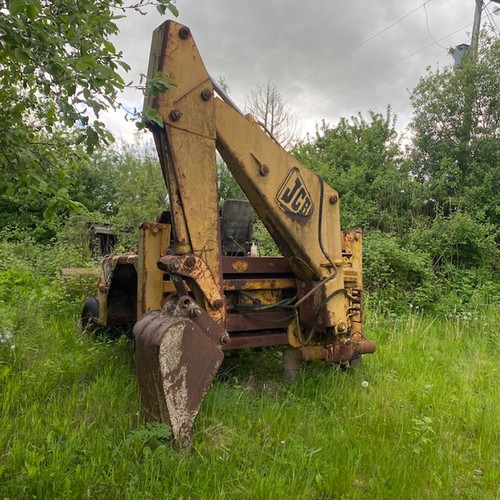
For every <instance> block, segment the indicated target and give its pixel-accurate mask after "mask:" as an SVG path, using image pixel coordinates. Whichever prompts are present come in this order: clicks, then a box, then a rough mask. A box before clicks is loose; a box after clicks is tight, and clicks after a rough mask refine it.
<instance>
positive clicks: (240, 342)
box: [222, 330, 288, 351]
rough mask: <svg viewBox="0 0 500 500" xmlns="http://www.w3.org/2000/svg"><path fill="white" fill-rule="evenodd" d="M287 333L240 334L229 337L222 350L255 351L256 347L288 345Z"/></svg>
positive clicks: (272, 331) (274, 331)
mask: <svg viewBox="0 0 500 500" xmlns="http://www.w3.org/2000/svg"><path fill="white" fill-rule="evenodd" d="M287 343H288V341H287V334H286V331H279V330H278V331H276V330H271V331H263V332H259V333H238V334H234V335H229V338H228V340H227V341H226V342H225V343H224V346H223V347H222V349H223V350H224V351H231V350H235V349H253V348H255V347H271V346H285V345H287Z"/></svg>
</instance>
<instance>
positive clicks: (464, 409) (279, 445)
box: [0, 0, 500, 499]
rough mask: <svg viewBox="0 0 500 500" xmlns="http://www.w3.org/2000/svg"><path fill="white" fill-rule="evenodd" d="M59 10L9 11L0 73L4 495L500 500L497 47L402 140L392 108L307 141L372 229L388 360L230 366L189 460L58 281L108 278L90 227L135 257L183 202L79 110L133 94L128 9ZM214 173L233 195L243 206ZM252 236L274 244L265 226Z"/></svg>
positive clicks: (433, 84)
mask: <svg viewBox="0 0 500 500" xmlns="http://www.w3.org/2000/svg"><path fill="white" fill-rule="evenodd" d="M144 3H145V2H142V1H141V2H138V3H137V4H136V7H140V6H141V5H143V4H144ZM147 3H149V2H147ZM156 3H157V4H158V7H159V8H160V10H161V9H163V10H165V9H166V8H171V9H173V6H172V4H173V2H171V1H169V0H161V1H158V2H156ZM3 4H5V5H3ZM53 4H54V2H38V1H29V2H20V1H12V2H8V3H5V2H4V3H2V2H0V7H2V9H0V10H1V12H0V36H1V37H2V39H1V40H0V42H1V43H0V69H4V68H6V67H9V68H10V69H11V70H12V71H10V72H9V73H7V72H4V73H2V74H3V75H4V77H2V83H3V87H2V90H0V104H2V106H1V107H2V109H3V111H2V113H3V114H2V119H1V120H0V129H1V131H2V133H1V134H0V136H1V137H0V146H2V147H1V148H0V149H1V153H0V181H1V185H0V223H1V227H2V229H1V230H0V252H1V255H2V260H1V261H0V314H1V317H2V323H1V325H0V494H1V496H2V498H33V497H39V498H80V497H97V498H108V497H110V498H138V497H140V498H149V497H160V498H163V497H164V496H165V495H166V494H167V495H168V496H169V497H172V498H177V497H193V498H206V497H217V498H219V497H220V498H224V497H227V498H235V497H238V498H261V497H262V498H337V497H338V498H342V497H347V498H398V499H399V498H415V499H416V498H418V499H420V498H449V497H458V498H462V497H463V498H485V499H486V498H494V497H497V496H498V494H499V490H498V484H500V475H499V470H500V467H499V463H498V449H499V447H500V433H499V429H500V393H499V386H498V377H499V375H500V374H499V367H498V356H499V354H500V352H499V351H500V337H499V335H498V324H499V322H500V308H499V304H500V280H499V251H498V242H499V241H500V233H499V207H500V200H499V198H498V196H499V194H498V185H500V179H499V175H500V174H499V172H500V156H499V155H500V152H499V149H498V142H499V139H500V138H499V131H500V106H499V101H498V94H499V86H500V82H499V78H498V75H499V74H500V67H499V64H500V57H498V56H499V50H500V43H499V41H498V40H491V39H488V38H485V39H484V41H483V47H482V49H481V51H480V56H479V59H478V61H472V60H470V59H469V60H466V61H465V62H464V63H463V64H462V66H461V67H460V68H458V69H456V68H445V69H443V70H438V71H430V72H429V73H428V75H427V76H426V77H424V78H423V79H422V80H421V82H420V83H419V84H418V85H417V86H416V88H415V89H414V90H413V92H412V94H411V99H412V103H413V106H414V110H415V114H414V119H413V122H412V126H411V137H410V139H409V140H408V141H407V142H406V143H405V146H403V145H402V143H401V141H400V138H399V137H398V134H397V133H396V128H395V121H396V117H395V115H394V114H393V113H392V111H391V110H390V108H389V109H388V110H387V113H386V114H385V115H381V114H377V113H371V112H368V113H367V114H362V113H360V114H358V115H357V116H355V117H351V118H349V119H342V120H340V122H339V123H337V124H335V125H330V124H327V123H322V124H320V125H319V126H318V129H317V133H316V135H315V136H314V137H311V138H308V140H307V141H305V142H303V143H301V144H298V145H296V147H295V148H294V150H293V154H294V155H295V156H296V157H297V158H298V159H299V160H301V161H302V162H303V163H304V164H306V165H307V166H309V167H310V168H311V169H313V170H314V171H315V172H317V173H318V174H319V175H321V176H323V177H324V178H325V180H326V181H327V182H328V183H329V184H331V185H332V186H333V187H335V188H336V189H337V190H338V191H339V194H340V197H341V214H342V223H343V226H344V227H346V228H348V227H361V228H362V229H363V230H364V281H365V288H366V291H367V294H366V297H367V310H366V320H365V323H366V334H367V336H368V337H369V338H372V339H373V340H375V341H376V342H377V344H378V346H379V351H378V352H377V354H376V355H375V356H372V357H370V358H369V360H367V362H366V363H365V364H364V365H363V366H362V367H361V369H359V370H358V371H355V372H347V373H344V372H338V371H337V370H336V369H335V368H334V367H332V366H328V365H325V364H309V365H306V366H304V367H303V368H302V373H301V377H300V380H298V381H297V382H296V383H293V384H290V385H288V384H285V383H284V382H283V380H282V379H281V374H280V372H281V359H280V352H279V351H277V350H273V349H270V350H264V351H262V352H257V353H255V352H253V353H251V354H250V353H247V352H239V353H236V354H234V355H232V356H228V357H227V359H226V361H225V364H224V367H223V369H222V371H221V372H220V373H219V376H218V379H217V381H216V383H215V385H214V387H213V388H212V390H211V391H210V392H209V395H208V397H207V399H206V400H205V402H204V406H203V409H202V411H201V413H200V415H199V417H198V419H197V421H196V426H195V436H194V437H195V445H194V450H193V453H192V454H185V453H182V452H179V451H178V450H176V449H174V448H173V447H171V446H170V444H169V442H168V437H169V435H170V431H169V429H168V428H167V427H166V426H164V425H161V424H148V423H146V422H144V419H143V415H142V413H141V409H140V403H139V399H138V394H137V390H136V384H135V377H134V370H133V363H132V346H131V343H130V340H129V338H128V337H126V336H124V337H122V338H120V339H119V340H114V341H111V340H107V339H105V338H100V339H92V338H89V337H87V336H85V335H82V334H81V332H80V328H79V325H78V316H79V314H80V309H81V305H82V302H83V300H84V299H85V297H86V296H87V295H88V294H91V293H92V290H93V288H94V286H95V283H94V280H93V279H88V280H78V281H76V280H71V279H70V280H67V281H65V282H63V281H62V279H61V278H60V277H59V275H58V270H59V268H61V267H67V266H89V265H93V263H92V262H91V254H90V252H89V248H88V231H89V224H90V223H93V222H98V223H109V224H111V226H112V228H113V229H114V230H115V231H116V232H117V233H118V236H119V241H120V244H119V248H118V250H124V251H128V250H135V245H136V236H135V230H136V228H137V225H138V223H140V222H141V221H143V220H146V221H147V220H152V219H153V218H154V217H155V216H156V215H157V214H158V213H159V212H160V211H162V210H163V209H164V208H165V207H166V206H167V205H168V200H165V187H164V182H163V179H162V176H161V170H160V168H159V165H158V161H157V159H156V154H155V153H153V152H152V148H151V146H150V145H147V144H145V143H144V142H142V141H141V140H138V141H137V143H136V144H134V145H120V147H112V146H110V147H106V148H97V149H96V150H95V151H94V152H93V153H92V155H90V156H89V155H88V152H89V150H90V149H92V147H94V146H96V145H97V142H98V139H99V137H100V138H101V143H102V142H106V141H107V140H108V139H109V137H108V136H107V134H106V132H105V130H103V129H102V127H101V124H100V123H99V121H95V122H93V123H90V122H89V121H88V118H87V115H85V114H84V112H83V111H82V108H81V107H80V105H85V106H87V107H90V108H92V109H93V111H94V113H95V114H96V115H97V114H98V113H99V111H100V110H101V109H103V108H104V107H105V106H107V105H114V99H115V97H116V92H117V91H118V90H119V89H120V88H121V87H122V86H123V81H122V80H121V78H120V76H119V75H118V73H117V71H116V70H117V65H119V64H120V61H121V56H120V54H116V53H115V52H114V47H113V46H112V45H111V44H109V42H108V41H107V36H109V35H110V34H112V33H114V30H115V29H116V26H115V19H116V17H115V14H114V12H115V11H114V10H113V9H115V8H116V7H119V8H120V7H122V6H123V5H124V4H123V2H116V1H113V2H104V3H99V4H95V3H92V2H83V3H82V2H76V3H75V2H72V3H71V2H69V3H68V2H62V3H60V5H59V7H60V11H57V12H55V11H52V10H51V7H53ZM70 4H71V5H70ZM77 4H78V5H77ZM91 4H92V5H91ZM131 7H132V8H134V5H131ZM92 15H93V16H94V18H95V23H96V24H94V25H92V26H90V25H87V24H88V23H87V21H88V19H89V16H92ZM61 23H63V24H64V26H63V28H61ZM44 26H45V27H47V26H50V29H51V30H52V31H54V30H55V31H57V33H58V35H60V36H57V37H55V38H54V39H53V40H49V39H47V37H49V35H50V33H51V32H52V31H50V32H49V33H45V32H44ZM96 26H97V27H98V28H99V29H100V33H99V35H100V36H99V37H96V38H95V39H94V38H92V29H94V30H95V28H96ZM27 27H29V29H27V30H25V28H27ZM76 27H81V28H83V27H85V29H82V30H80V33H77V32H76V31H78V30H76ZM87 28H88V29H87ZM73 31H74V33H73ZM72 33H73V34H72ZM28 38H29V43H27V41H28ZM80 49H81V50H80ZM33 61H35V62H36V63H37V64H35V65H33ZM31 66H34V67H33V68H31ZM28 69H29V71H28ZM68 71H70V73H71V75H75V79H74V81H73V79H72V78H69V76H68V75H69V73H68ZM71 75H70V76H71ZM104 77H106V78H104ZM6 78H7V80H8V81H7V80H6ZM103 80H105V82H103ZM21 87H22V88H23V89H24V91H23V92H18V90H19V88H21ZM85 89H87V91H85ZM278 104H279V103H278ZM28 110H31V111H29V112H28ZM264 121H265V120H264ZM75 123H78V125H79V127H78V128H77V129H76V130H74V129H72V128H71V126H72V125H74V124H75ZM77 143H81V146H78V145H77ZM84 143H86V146H87V147H88V148H87V150H84V149H83V145H84ZM80 148H82V149H80ZM218 171H219V186H218V187H219V192H220V196H221V200H225V199H231V198H239V197H241V195H242V193H241V190H240V188H239V187H238V186H237V185H236V184H235V182H234V181H233V180H232V179H231V177H230V176H229V173H228V171H227V169H226V168H225V166H224V165H223V164H220V165H219V166H218ZM49 181H50V182H49ZM75 208H78V209H79V211H78V213H76V214H75V213H72V212H71V209H75ZM48 216H50V217H48ZM255 238H256V239H257V241H258V243H259V246H260V249H261V251H262V253H263V254H273V253H275V252H276V250H277V249H276V246H275V245H274V243H273V242H272V241H271V240H270V237H269V235H268V234H267V232H266V231H265V229H264V228H263V226H262V225H261V224H260V225H259V224H256V226H255ZM166 492H168V493H166Z"/></svg>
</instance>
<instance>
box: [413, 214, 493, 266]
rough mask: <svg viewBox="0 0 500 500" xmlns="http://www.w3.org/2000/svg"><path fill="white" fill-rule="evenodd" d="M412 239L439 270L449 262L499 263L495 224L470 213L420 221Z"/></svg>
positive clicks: (452, 263)
mask: <svg viewBox="0 0 500 500" xmlns="http://www.w3.org/2000/svg"><path fill="white" fill-rule="evenodd" d="M410 239H411V242H412V245H413V246H414V247H415V248H417V249H419V250H421V251H424V252H426V253H427V254H429V256H430V258H431V259H432V265H433V268H434V269H435V270H436V271H439V270H440V269H441V268H443V267H446V266H447V265H452V266H455V267H457V268H467V269H472V268H477V267H486V268H495V267H496V266H497V263H498V249H497V247H496V244H495V227H494V226H493V225H492V224H489V223H485V222H481V221H479V220H477V219H475V218H474V217H472V216H471V215H469V214H467V213H462V212H455V213H453V214H451V215H450V216H448V217H443V216H439V217H436V218H435V219H434V220H433V221H432V222H430V223H428V222H427V223H423V222H420V223H419V224H418V225H417V227H416V228H415V229H413V231H412V232H411V233H410Z"/></svg>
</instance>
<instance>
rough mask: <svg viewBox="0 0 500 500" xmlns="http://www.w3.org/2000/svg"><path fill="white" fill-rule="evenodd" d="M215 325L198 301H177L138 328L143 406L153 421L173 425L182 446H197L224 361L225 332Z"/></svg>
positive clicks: (136, 342)
mask: <svg viewBox="0 0 500 500" xmlns="http://www.w3.org/2000/svg"><path fill="white" fill-rule="evenodd" d="M202 316H205V318H203V317H202ZM211 321H212V320H211V318H210V317H209V316H208V315H207V314H206V312H204V311H203V310H201V308H200V307H199V306H198V304H196V303H195V302H194V301H193V300H192V299H190V298H189V297H181V298H179V299H177V298H176V297H175V298H174V299H172V300H170V301H169V302H167V303H166V305H165V307H164V309H163V310H162V311H161V312H160V311H152V312H150V313H148V314H146V315H145V316H143V317H142V318H141V319H140V320H139V321H138V322H137V323H136V325H135V326H134V352H135V365H136V371H137V379H138V383H139V390H140V393H141V400H142V403H143V406H144V408H145V411H146V413H147V414H148V416H149V417H150V418H153V419H156V420H160V421H162V422H165V423H167V424H168V425H169V426H170V428H171V429H172V434H173V437H174V440H175V441H176V442H177V443H178V445H179V446H181V447H188V446H190V444H191V440H192V428H193V423H194V420H195V418H196V415H197V414H198V411H199V409H200V406H201V403H202V401H203V398H204V397H205V394H206V392H207V391H208V389H209V387H210V385H211V384H212V381H213V379H214V377H215V374H216V373H217V370H218V369H219V366H220V364H221V363H222V360H223V358H224V354H223V352H222V340H223V338H224V331H223V330H222V335H221V330H218V331H217V327H216V326H214V325H212V324H211ZM207 325H208V327H207ZM211 327H212V328H211Z"/></svg>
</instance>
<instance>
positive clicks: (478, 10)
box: [470, 0, 483, 60]
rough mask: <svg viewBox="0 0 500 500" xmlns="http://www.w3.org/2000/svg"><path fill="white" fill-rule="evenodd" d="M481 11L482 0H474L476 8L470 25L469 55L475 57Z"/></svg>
mask: <svg viewBox="0 0 500 500" xmlns="http://www.w3.org/2000/svg"><path fill="white" fill-rule="evenodd" d="M482 12H483V0H476V10H475V11H474V24H473V25H472V37H471V43H470V45H471V47H470V48H471V55H472V57H473V58H474V60H476V59H477V48H478V45H479V32H480V31H481V13H482Z"/></svg>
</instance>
